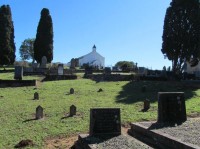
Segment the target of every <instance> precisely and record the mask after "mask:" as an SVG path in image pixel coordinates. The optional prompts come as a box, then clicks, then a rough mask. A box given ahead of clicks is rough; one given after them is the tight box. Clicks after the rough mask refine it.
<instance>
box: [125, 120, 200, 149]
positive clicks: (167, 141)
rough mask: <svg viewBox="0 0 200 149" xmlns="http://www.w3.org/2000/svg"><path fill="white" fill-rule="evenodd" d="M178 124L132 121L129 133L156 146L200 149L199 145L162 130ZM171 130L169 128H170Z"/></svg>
mask: <svg viewBox="0 0 200 149" xmlns="http://www.w3.org/2000/svg"><path fill="white" fill-rule="evenodd" d="M175 126H176V124H172V123H171V124H170V123H168V124H167V123H165V124H164V123H157V122H140V123H131V129H129V131H128V133H129V134H130V135H131V136H133V137H135V138H137V139H138V140H140V141H142V142H144V143H146V144H148V145H151V146H153V147H155V148H161V149H166V148H170V149H177V148H180V149H200V147H199V146H197V145H194V144H191V143H186V142H183V141H181V140H180V138H176V137H174V136H171V135H169V134H167V133H164V132H162V131H161V130H158V129H161V128H164V127H168V128H169V127H171V128H172V129H173V128H175ZM168 131H169V130H168Z"/></svg>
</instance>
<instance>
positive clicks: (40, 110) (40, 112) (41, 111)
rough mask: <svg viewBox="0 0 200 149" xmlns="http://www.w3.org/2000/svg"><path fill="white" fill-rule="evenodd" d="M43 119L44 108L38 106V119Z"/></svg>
mask: <svg viewBox="0 0 200 149" xmlns="http://www.w3.org/2000/svg"><path fill="white" fill-rule="evenodd" d="M41 118H43V108H42V107H41V106H38V107H37V108H36V119H41Z"/></svg>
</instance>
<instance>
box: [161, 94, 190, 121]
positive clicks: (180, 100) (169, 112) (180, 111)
mask: <svg viewBox="0 0 200 149" xmlns="http://www.w3.org/2000/svg"><path fill="white" fill-rule="evenodd" d="M186 120H187V117H186V108H185V97H184V93H183V92H159V93H158V120H157V121H158V122H161V123H165V122H173V123H182V122H184V121H186Z"/></svg>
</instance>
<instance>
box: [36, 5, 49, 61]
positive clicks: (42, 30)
mask: <svg viewBox="0 0 200 149" xmlns="http://www.w3.org/2000/svg"><path fill="white" fill-rule="evenodd" d="M43 56H46V58H47V62H49V63H50V62H51V61H52V60H53V23H52V18H51V15H50V14H49V10H48V9H47V8H43V9H42V11H41V18H40V21H39V24H38V28H37V34H36V39H35V42H34V58H35V60H36V61H37V62H38V63H41V60H42V57H43Z"/></svg>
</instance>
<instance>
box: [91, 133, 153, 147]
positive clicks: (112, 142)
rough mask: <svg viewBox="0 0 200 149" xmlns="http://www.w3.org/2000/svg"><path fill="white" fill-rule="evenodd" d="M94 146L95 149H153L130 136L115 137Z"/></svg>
mask: <svg viewBox="0 0 200 149" xmlns="http://www.w3.org/2000/svg"><path fill="white" fill-rule="evenodd" d="M92 146H93V148H95V149H153V148H151V147H149V146H148V145H146V144H144V143H142V142H140V141H138V140H136V139H135V138H133V137H131V136H128V135H120V136H117V137H113V138H111V139H108V140H106V141H104V142H101V143H98V144H93V145H92Z"/></svg>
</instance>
